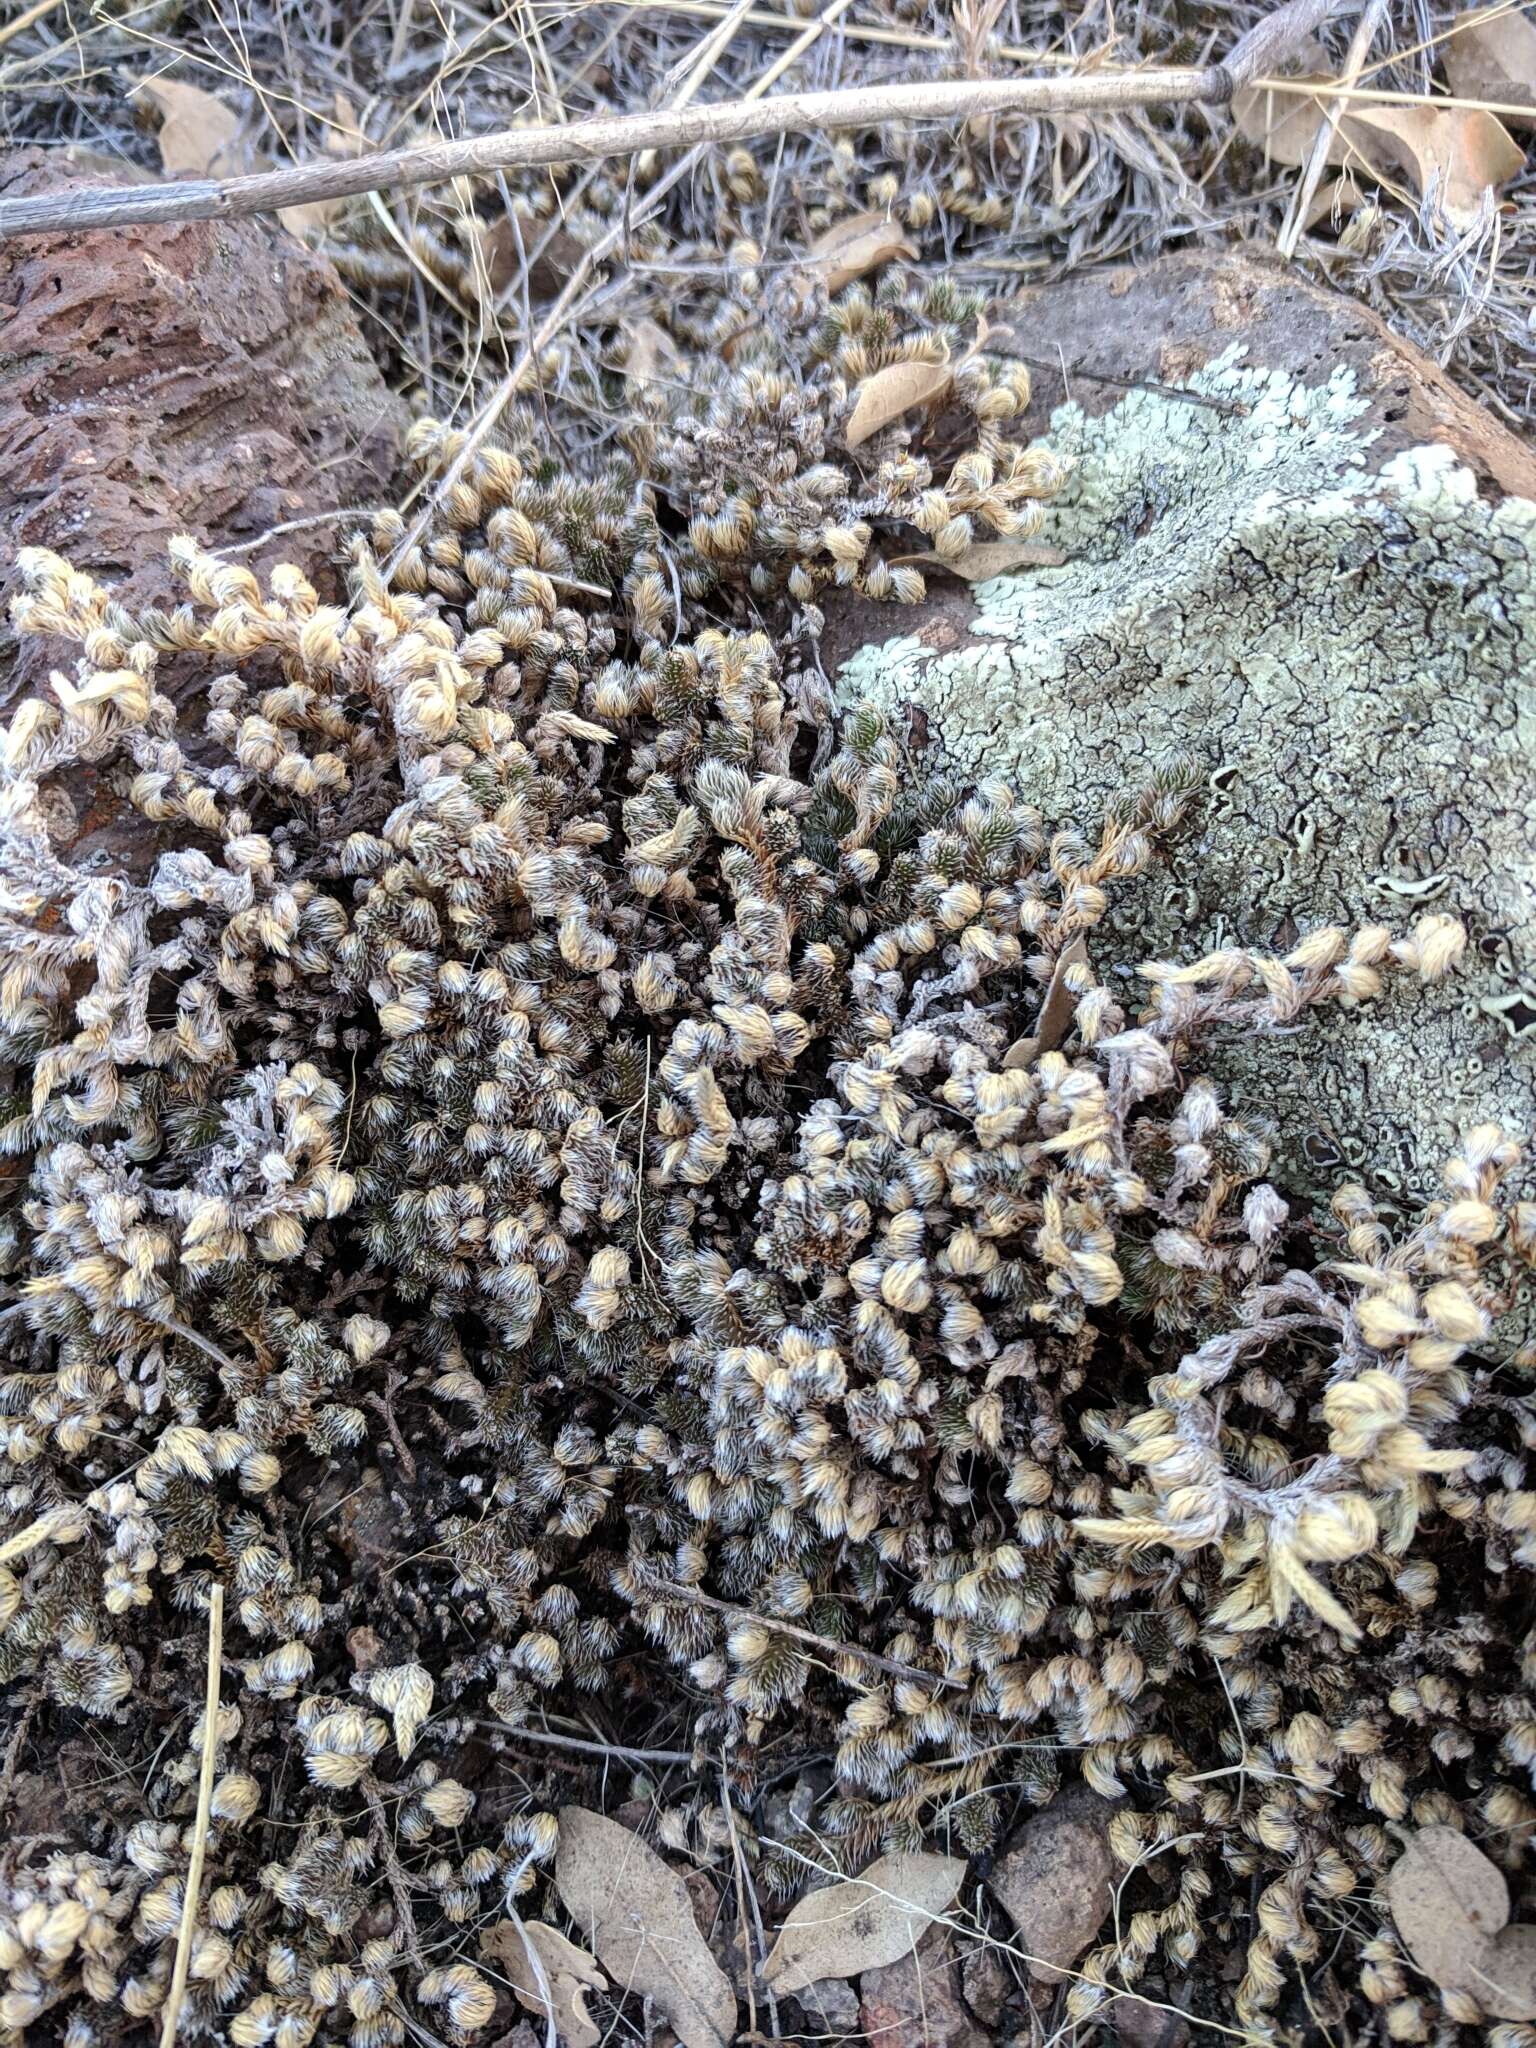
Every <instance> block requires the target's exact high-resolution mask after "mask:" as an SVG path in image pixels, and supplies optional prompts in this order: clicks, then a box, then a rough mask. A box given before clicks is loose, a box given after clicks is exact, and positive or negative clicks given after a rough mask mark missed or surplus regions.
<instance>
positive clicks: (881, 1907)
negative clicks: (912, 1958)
mask: <svg viewBox="0 0 1536 2048" xmlns="http://www.w3.org/2000/svg"><path fill="white" fill-rule="evenodd" d="M964 1875H965V1863H964V1860H963V1859H962V1858H960V1857H957V1856H930V1855H928V1854H927V1853H926V1852H924V1851H920V1850H914V1851H910V1852H902V1853H898V1854H896V1855H892V1856H881V1857H878V1858H877V1859H876V1860H875V1861H874V1862H873V1863H871V1864H870V1865H869V1867H868V1869H866V1870H863V1871H861V1872H860V1873H859V1875H858V1876H857V1877H853V1878H848V1879H846V1880H844V1882H843V1883H841V1884H829V1885H827V1886H826V1887H825V1888H824V1889H823V1890H821V1891H817V1892H808V1893H807V1894H806V1896H805V1897H804V1898H803V1899H801V1900H799V1901H798V1902H797V1903H796V1905H795V1906H794V1907H793V1908H792V1909H791V1911H790V1914H789V1917H788V1919H787V1920H786V1921H785V1922H784V1925H783V1926H782V1927H781V1928H780V1929H779V1938H778V1940H777V1941H776V1942H775V1943H774V1945H773V1949H772V1951H771V1953H770V1954H769V1956H768V1960H767V1961H766V1962H765V1963H764V1964H763V1982H764V1983H765V1984H770V1985H772V1987H773V1989H774V1990H775V1991H776V1992H778V1993H779V1994H780V1995H781V1996H787V1995H788V1994H789V1993H790V1992H792V1991H799V1990H801V1989H803V1988H804V1986H806V1985H807V1984H815V1983H817V1982H818V1981H819V1980H820V1979H821V1978H823V1977H856V1976H857V1975H858V1974H859V1972H860V1971H861V1970H875V1969H879V1968H880V1967H881V1966H882V1965H884V1964H886V1963H894V1962H899V1961H900V1959H901V1958H902V1957H903V1956H904V1955H906V1954H907V1952H908V1950H909V1949H912V1948H915V1947H916V1945H917V1943H918V1941H919V1940H920V1939H921V1937H922V1936H923V1934H924V1933H926V1931H927V1930H928V1928H929V1927H930V1926H931V1925H932V1923H933V1921H934V1920H935V1919H936V1918H937V1917H938V1915H939V1914H940V1913H942V1912H944V1911H945V1910H946V1909H947V1908H948V1907H949V1906H950V1905H952V1904H953V1903H954V1898H955V1894H956V1893H957V1892H958V1891H959V1889H960V1880H961V1878H963V1877H964Z"/></svg>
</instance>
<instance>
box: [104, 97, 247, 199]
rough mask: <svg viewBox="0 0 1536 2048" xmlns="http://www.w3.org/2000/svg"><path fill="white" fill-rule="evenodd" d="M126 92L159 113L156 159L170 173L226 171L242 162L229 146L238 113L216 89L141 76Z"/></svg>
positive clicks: (232, 145)
mask: <svg viewBox="0 0 1536 2048" xmlns="http://www.w3.org/2000/svg"><path fill="white" fill-rule="evenodd" d="M131 97H132V98H133V99H134V100H135V101H137V102H138V103H139V104H141V105H144V106H148V107H152V108H153V109H154V110H155V111H156V112H157V113H158V114H159V115H160V133H159V136H158V137H157V140H158V141H159V144H160V162H161V166H162V168H163V169H164V170H165V171H166V172H167V173H168V174H169V175H170V176H171V177H173V178H174V177H178V176H180V175H181V174H182V173H183V172H187V173H190V175H191V176H193V177H196V178H212V177H220V176H222V177H227V176H229V175H230V173H231V172H234V171H239V170H243V169H244V168H245V166H244V165H243V163H242V162H241V161H240V152H239V151H238V150H237V149H236V147H235V138H236V136H237V135H238V134H239V133H240V116H239V115H238V114H237V113H236V112H235V110H234V108H233V107H231V106H226V104H225V103H224V101H223V100H221V99H219V98H218V96H217V95H216V94H214V93H211V92H204V91H203V89H202V87H201V86H199V85H187V84H185V83H184V82H183V81H182V80H181V79H179V78H145V79H141V80H140V81H139V83H138V84H137V85H136V86H135V87H134V88H133V92H132V95H131Z"/></svg>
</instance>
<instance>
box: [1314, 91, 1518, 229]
mask: <svg viewBox="0 0 1536 2048" xmlns="http://www.w3.org/2000/svg"><path fill="white" fill-rule="evenodd" d="M1344 126H1345V127H1346V128H1347V130H1348V133H1349V139H1350V141H1351V142H1353V143H1354V145H1355V147H1356V148H1357V149H1358V150H1359V152H1360V154H1361V155H1362V156H1363V157H1364V158H1365V160H1366V162H1367V164H1368V165H1370V167H1371V168H1372V169H1373V170H1376V171H1377V173H1378V175H1381V173H1382V167H1383V166H1384V167H1385V168H1386V170H1387V171H1388V172H1390V170H1391V169H1392V167H1393V165H1394V164H1396V165H1398V166H1400V167H1401V168H1402V169H1403V170H1404V171H1406V172H1407V173H1408V175H1409V176H1410V177H1412V179H1413V181H1414V183H1415V184H1416V185H1417V186H1418V188H1419V190H1420V192H1428V190H1429V188H1430V186H1431V184H1434V186H1435V189H1436V191H1437V192H1438V194H1439V198H1440V204H1441V205H1442V206H1443V207H1444V209H1445V216H1446V219H1447V220H1449V221H1451V222H1453V223H1454V224H1455V225H1456V226H1457V227H1465V226H1466V225H1468V223H1469V222H1471V221H1473V220H1475V219H1476V218H1477V215H1478V212H1479V210H1480V208H1481V206H1482V203H1483V194H1484V192H1485V191H1486V190H1487V189H1488V187H1489V186H1490V185H1491V186H1492V187H1493V188H1494V190H1495V191H1497V190H1498V188H1499V186H1501V185H1506V184H1508V182H1509V180H1510V179H1511V178H1513V177H1515V176H1517V175H1518V174H1519V172H1521V171H1522V170H1524V168H1525V151H1524V150H1523V149H1522V148H1521V147H1520V145H1519V143H1518V142H1516V140H1515V138H1514V137H1513V136H1512V135H1511V134H1510V132H1509V130H1508V129H1507V128H1506V127H1505V126H1504V124H1503V122H1502V121H1499V120H1496V119H1495V118H1494V116H1493V115H1492V114H1479V113H1474V112H1473V111H1472V109H1471V108H1469V107H1445V108H1440V107H1432V106H1429V105H1427V104H1426V105H1425V106H1422V107H1373V106H1368V105H1364V104H1360V105H1357V106H1356V107H1355V108H1354V109H1353V110H1352V111H1351V113H1350V116H1349V119H1348V120H1347V121H1346V122H1345V123H1344Z"/></svg>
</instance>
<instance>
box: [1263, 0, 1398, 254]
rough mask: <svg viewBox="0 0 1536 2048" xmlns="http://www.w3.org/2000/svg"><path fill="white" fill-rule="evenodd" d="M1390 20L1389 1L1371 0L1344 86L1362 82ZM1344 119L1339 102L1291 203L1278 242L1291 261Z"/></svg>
mask: <svg viewBox="0 0 1536 2048" xmlns="http://www.w3.org/2000/svg"><path fill="white" fill-rule="evenodd" d="M1386 18H1387V0H1367V4H1366V7H1365V10H1364V12H1363V13H1362V14H1361V16H1360V19H1359V21H1358V23H1357V24H1356V26H1355V32H1354V34H1353V36H1351V38H1350V42H1349V51H1348V54H1347V55H1346V56H1345V59H1344V70H1343V72H1342V74H1341V76H1340V79H1339V83H1340V85H1342V86H1351V85H1355V84H1357V83H1358V82H1359V78H1360V72H1361V69H1362V67H1363V66H1364V63H1365V60H1366V58H1367V57H1368V56H1369V55H1370V52H1371V45H1372V43H1374V42H1375V40H1376V38H1377V36H1378V34H1379V33H1380V31H1381V26H1382V23H1383V22H1384V21H1385V20H1386ZM1343 118H1344V101H1343V100H1342V99H1338V98H1335V99H1334V100H1333V101H1332V103H1331V104H1330V106H1329V108H1328V111H1327V113H1326V114H1325V115H1324V116H1323V118H1322V121H1321V123H1320V124H1319V126H1318V131H1317V134H1316V136H1315V137H1314V138H1313V142H1312V147H1311V150H1310V151H1309V152H1308V155H1307V163H1306V169H1305V170H1304V171H1303V172H1302V176H1301V183H1300V184H1299V185H1298V186H1297V187H1296V191H1295V194H1294V196H1293V197H1292V200H1291V209H1290V212H1289V214H1288V215H1287V217H1286V220H1285V224H1284V225H1283V227H1282V228H1281V230H1280V233H1279V235H1278V236H1277V237H1276V239H1275V248H1276V250H1277V252H1278V253H1279V254H1280V255H1281V256H1283V257H1285V258H1286V260H1287V261H1290V259H1291V258H1292V257H1294V256H1295V254H1296V245H1297V243H1298V242H1299V241H1300V240H1301V236H1302V230H1303V229H1304V227H1305V226H1306V219H1307V209H1308V207H1310V206H1311V204H1312V199H1313V195H1314V194H1315V193H1316V191H1317V188H1318V186H1319V185H1320V184H1321V183H1322V177H1323V172H1324V170H1325V169H1326V168H1327V164H1328V152H1329V150H1330V149H1331V148H1332V147H1333V138H1334V136H1335V135H1336V134H1337V133H1338V128H1339V123H1340V121H1341V120H1342V119H1343Z"/></svg>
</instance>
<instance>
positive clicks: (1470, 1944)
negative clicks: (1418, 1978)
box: [1387, 1827, 1509, 1997]
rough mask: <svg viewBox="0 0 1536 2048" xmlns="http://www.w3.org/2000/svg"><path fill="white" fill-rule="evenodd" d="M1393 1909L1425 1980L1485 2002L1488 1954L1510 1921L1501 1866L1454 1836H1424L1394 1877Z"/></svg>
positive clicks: (1451, 1832) (1427, 1832) (1427, 1831)
mask: <svg viewBox="0 0 1536 2048" xmlns="http://www.w3.org/2000/svg"><path fill="white" fill-rule="evenodd" d="M1387 1903H1388V1905H1390V1907H1391V1908H1392V1918H1393V1920H1394V1921H1395V1922H1396V1923H1397V1931H1398V1933H1399V1934H1400V1935H1401V1936H1402V1938H1403V1942H1404V1945H1405V1946H1406V1948H1407V1950H1408V1953H1409V1954H1410V1955H1411V1956H1412V1957H1413V1960H1414V1961H1415V1962H1416V1963H1417V1964H1418V1966H1419V1968H1420V1969H1421V1970H1422V1971H1423V1972H1424V1974H1425V1976H1426V1977H1430V1978H1433V1980H1434V1982H1435V1983H1436V1984H1438V1985H1439V1986H1440V1988H1441V1990H1442V1991H1470V1992H1472V1993H1473V1994H1474V1995H1475V1996H1479V1997H1480V1996H1481V1987H1480V1982H1479V1980H1480V1976H1481V1973H1482V1972H1483V1971H1484V1970H1485V1969H1486V1966H1487V1965H1486V1958H1487V1956H1488V1951H1489V1949H1490V1948H1491V1946H1492V1943H1493V1938H1494V1936H1495V1935H1497V1934H1499V1933H1501V1932H1502V1931H1503V1929H1504V1927H1505V1924H1506V1923H1507V1921H1508V1919H1509V1886H1508V1885H1507V1884H1506V1883H1505V1881H1504V1873H1503V1871H1502V1870H1500V1869H1499V1867H1498V1865H1497V1864H1496V1863H1494V1862H1492V1861H1490V1859H1489V1858H1488V1857H1486V1856H1485V1855H1484V1854H1483V1852H1482V1850H1481V1849H1479V1848H1477V1847H1476V1846H1475V1845H1474V1844H1473V1843H1471V1842H1469V1841H1468V1840H1467V1838H1466V1836H1465V1835H1463V1834H1458V1832H1457V1831H1456V1829H1455V1828H1451V1827H1427V1828H1420V1829H1419V1830H1418V1832H1417V1833H1416V1834H1415V1835H1414V1836H1413V1838H1412V1840H1411V1841H1410V1842H1409V1844H1408V1846H1407V1848H1406V1849H1405V1850H1404V1851H1403V1853H1402V1855H1401V1856H1400V1857H1399V1858H1398V1860H1397V1862H1396V1863H1394V1864H1393V1866H1392V1869H1391V1872H1390V1874H1389V1875H1388V1878H1387Z"/></svg>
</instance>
